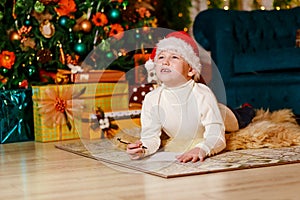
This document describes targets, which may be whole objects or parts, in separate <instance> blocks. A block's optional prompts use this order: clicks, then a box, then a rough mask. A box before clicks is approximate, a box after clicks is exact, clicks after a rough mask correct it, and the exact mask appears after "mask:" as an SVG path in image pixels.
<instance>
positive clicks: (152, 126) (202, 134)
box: [141, 80, 226, 156]
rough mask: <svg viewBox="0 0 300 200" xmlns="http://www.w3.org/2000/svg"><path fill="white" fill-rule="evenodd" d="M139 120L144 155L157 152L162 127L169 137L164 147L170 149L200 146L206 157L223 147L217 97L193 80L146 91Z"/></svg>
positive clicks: (177, 149)
mask: <svg viewBox="0 0 300 200" xmlns="http://www.w3.org/2000/svg"><path fill="white" fill-rule="evenodd" d="M141 123H142V124H141V125H142V130H141V141H142V143H143V145H144V146H146V147H147V149H146V153H145V155H150V154H153V153H155V152H156V151H158V149H159V146H160V144H161V140H160V135H161V133H162V130H163V131H164V132H165V133H166V134H167V135H168V136H169V137H170V138H171V139H170V142H169V143H168V145H167V146H166V147H165V148H166V149H168V150H170V151H176V152H184V151H186V150H188V149H191V148H194V147H200V148H202V149H203V150H204V151H205V152H206V155H207V156H209V155H213V154H216V153H218V152H220V151H222V150H223V149H224V148H225V146H226V142H225V135H224V133H225V131H224V124H223V120H222V117H221V114H220V111H219V108H218V104H217V100H216V98H215V96H214V94H213V93H212V91H211V90H210V89H209V88H208V87H207V86H205V85H203V84H200V83H195V82H194V81H193V80H190V81H188V82H187V83H185V84H184V85H181V86H179V87H174V88H168V87H166V86H164V85H162V86H160V87H158V88H157V89H155V90H153V91H152V92H150V93H148V94H147V95H146V97H145V99H144V102H143V108H142V113H141Z"/></svg>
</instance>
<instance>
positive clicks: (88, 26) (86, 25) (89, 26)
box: [80, 19, 92, 33]
mask: <svg viewBox="0 0 300 200" xmlns="http://www.w3.org/2000/svg"><path fill="white" fill-rule="evenodd" d="M80 27H81V30H82V31H83V32H86V33H89V32H90V31H91V30H92V23H91V22H90V21H89V20H87V19H85V20H83V21H82V22H81V23H80Z"/></svg>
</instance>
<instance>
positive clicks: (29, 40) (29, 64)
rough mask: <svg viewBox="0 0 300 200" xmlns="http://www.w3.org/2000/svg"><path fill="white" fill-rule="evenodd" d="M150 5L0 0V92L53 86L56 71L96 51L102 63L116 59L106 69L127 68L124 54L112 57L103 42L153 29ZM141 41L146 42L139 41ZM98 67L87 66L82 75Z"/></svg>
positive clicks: (115, 0) (119, 0)
mask: <svg viewBox="0 0 300 200" xmlns="http://www.w3.org/2000/svg"><path fill="white" fill-rule="evenodd" d="M154 4H155V1H152V2H151V1H134V0H86V1H81V0H4V1H3V0H2V1H1V2H0V23H1V26H0V33H1V34H0V87H1V88H2V89H14V88H27V87H30V86H31V85H32V84H40V83H42V82H45V83H51V82H55V78H54V76H53V75H55V74H56V73H57V71H58V70H59V69H64V70H70V67H69V66H77V65H79V64H80V63H81V62H82V61H83V59H84V58H85V57H86V56H87V55H88V54H89V52H90V51H91V50H92V49H93V48H95V47H96V46H97V47H98V48H99V49H100V50H101V51H103V52H104V53H103V54H101V55H104V57H103V58H102V60H103V63H105V60H111V59H112V57H120V58H119V59H118V60H117V61H116V62H114V63H112V68H114V66H117V67H115V68H118V67H120V66H122V67H123V68H126V62H129V63H130V65H131V64H132V63H133V60H132V59H128V60H126V52H125V53H124V52H120V51H118V52H115V51H114V50H113V49H112V47H111V46H110V45H109V44H108V43H107V42H106V39H107V38H113V39H114V40H116V41H118V40H119V39H120V38H122V32H124V31H126V30H129V29H134V28H142V30H145V31H147V28H149V27H156V26H157V19H156V17H155V16H154V15H153V13H154V11H155V9H154ZM147 39H149V40H150V39H151V38H145V39H144V40H143V41H146V40H147ZM135 42H136V41H135ZM139 45H141V46H142V45H143V44H139ZM120 55H121V56H120ZM118 62H122V64H119V65H118ZM131 67H132V66H131ZM102 68H103V66H99V65H90V66H88V67H87V69H84V70H91V69H102Z"/></svg>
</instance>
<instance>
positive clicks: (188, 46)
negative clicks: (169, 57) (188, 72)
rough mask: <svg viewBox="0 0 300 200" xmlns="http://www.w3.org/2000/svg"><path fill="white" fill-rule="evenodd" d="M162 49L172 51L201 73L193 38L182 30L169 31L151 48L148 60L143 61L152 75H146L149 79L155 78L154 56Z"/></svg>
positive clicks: (196, 46) (196, 47)
mask: <svg viewBox="0 0 300 200" xmlns="http://www.w3.org/2000/svg"><path fill="white" fill-rule="evenodd" d="M162 51H174V52H176V53H178V54H180V56H181V57H182V58H183V59H184V60H185V61H186V62H187V63H189V65H190V66H191V67H192V68H193V69H195V70H196V71H197V72H198V73H199V74H200V73H201V64H200V58H199V49H198V45H197V43H196V42H195V40H194V39H193V38H192V37H191V36H190V35H188V34H187V33H186V32H184V31H179V32H172V33H169V34H168V35H167V36H166V37H165V38H164V39H162V40H160V41H159V42H158V43H157V44H156V47H155V48H154V49H153V51H152V53H151V56H150V58H149V60H148V61H147V62H146V63H145V68H146V69H147V71H148V74H149V75H150V76H151V75H153V77H148V82H151V81H150V80H155V78H156V77H154V74H155V70H154V67H155V63H154V60H155V59H156V56H157V55H159V54H160V52H162Z"/></svg>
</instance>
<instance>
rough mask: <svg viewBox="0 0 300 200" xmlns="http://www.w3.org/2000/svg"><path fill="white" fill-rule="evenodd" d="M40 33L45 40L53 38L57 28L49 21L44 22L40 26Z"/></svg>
mask: <svg viewBox="0 0 300 200" xmlns="http://www.w3.org/2000/svg"><path fill="white" fill-rule="evenodd" d="M40 32H41V33H42V35H43V36H44V37H45V38H51V37H52V36H53V35H54V33H55V27H54V25H53V24H52V23H51V22H50V21H49V20H44V21H43V23H41V24H40Z"/></svg>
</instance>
